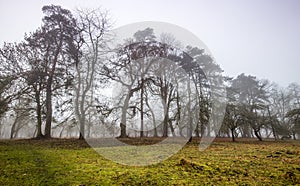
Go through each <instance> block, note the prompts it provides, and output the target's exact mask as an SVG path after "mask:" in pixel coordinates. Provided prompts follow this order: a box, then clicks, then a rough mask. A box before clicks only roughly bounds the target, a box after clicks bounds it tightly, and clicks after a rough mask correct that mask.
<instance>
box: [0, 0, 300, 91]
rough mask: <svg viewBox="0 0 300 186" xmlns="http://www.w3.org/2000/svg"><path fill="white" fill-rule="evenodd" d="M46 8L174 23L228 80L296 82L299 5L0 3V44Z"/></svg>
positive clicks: (194, 0)
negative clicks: (209, 55)
mask: <svg viewBox="0 0 300 186" xmlns="http://www.w3.org/2000/svg"><path fill="white" fill-rule="evenodd" d="M48 4H56V5H61V6H62V7H63V8H67V9H69V10H74V9H75V8H76V7H87V8H97V7H100V6H101V7H102V8H104V9H107V10H109V11H110V14H111V16H112V18H113V20H114V22H115V24H114V26H115V27H118V26H122V25H125V24H129V23H133V22H139V21H163V22H169V23H172V24H176V25H178V26H181V27H183V28H186V29H188V30H189V31H191V32H193V33H194V34H195V35H197V36H198V37H199V39H201V40H202V41H203V42H204V43H205V44H206V45H207V46H208V48H209V49H210V51H211V52H212V54H213V56H214V57H215V59H216V62H217V63H218V64H220V66H221V67H222V69H223V70H224V72H225V74H227V75H230V76H236V75H238V74H240V73H242V72H244V73H246V74H251V75H255V76H257V77H258V78H260V79H261V78H266V79H269V80H271V81H274V82H277V83H279V84H280V85H282V86H286V85H288V84H289V83H292V82H297V83H300V71H299V70H300V1H299V0H206V1H204V0H186V1H184V0H148V1H146V0H53V1H50V0H0V25H1V28H0V43H1V45H2V44H3V42H4V41H6V42H15V41H20V40H21V39H22V38H23V36H24V33H25V32H30V31H34V30H35V29H36V28H37V27H39V26H40V25H41V19H42V16H43V15H42V11H41V8H42V6H43V5H48ZM166 32H167V31H166Z"/></svg>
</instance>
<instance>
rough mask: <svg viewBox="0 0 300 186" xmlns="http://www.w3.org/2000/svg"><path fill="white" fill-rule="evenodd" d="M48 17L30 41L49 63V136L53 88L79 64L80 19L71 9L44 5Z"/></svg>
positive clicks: (47, 100)
mask: <svg viewBox="0 0 300 186" xmlns="http://www.w3.org/2000/svg"><path fill="white" fill-rule="evenodd" d="M42 10H43V12H44V14H45V16H44V18H43V25H42V27H41V29H38V30H37V31H36V32H34V33H32V34H31V36H30V37H29V38H27V42H28V44H29V45H30V46H33V47H37V48H40V50H41V51H42V63H43V64H45V73H46V74H47V76H46V82H45V89H46V101H45V103H46V124H45V137H46V138H50V137H51V124H52V119H53V110H52V109H53V108H52V96H53V91H54V90H55V89H58V88H59V87H61V86H62V84H64V83H62V82H65V81H66V79H68V78H69V77H70V74H69V71H68V68H70V67H71V66H72V65H74V64H75V62H74V60H73V59H72V56H71V55H70V54H72V52H74V49H76V47H75V45H76V43H74V39H75V38H76V37H78V34H79V32H78V30H77V27H76V20H75V19H74V18H73V15H72V14H71V12H70V11H69V10H66V9H63V8H61V7H60V6H55V5H50V6H44V7H43V8H42Z"/></svg>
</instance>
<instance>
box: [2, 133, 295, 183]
mask: <svg viewBox="0 0 300 186" xmlns="http://www.w3.org/2000/svg"><path fill="white" fill-rule="evenodd" d="M0 183H1V185H297V184H300V142H299V141H287V142H282V141H280V142H271V141H265V142H256V141H243V142H242V141H240V142H236V143H232V142H221V141H219V142H214V143H213V144H212V145H211V146H210V147H209V148H208V149H207V150H205V151H202V152H200V151H199V150H198V144H197V143H192V144H189V145H187V146H185V147H184V148H183V149H182V150H181V151H180V152H179V153H177V154H175V155H173V156H172V157H171V158H169V159H168V160H166V161H163V162H161V163H158V164H155V165H150V166H146V167H130V166H124V165H120V164H117V163H114V162H112V161H109V160H106V159H104V158H103V157H101V156H100V155H99V154H98V153H96V152H95V151H94V150H93V149H92V148H90V147H89V146H88V145H87V144H86V143H85V142H84V141H79V140H74V139H73V140H57V139H56V140H46V141H45V140H43V141H38V140H13V141H9V140H2V141H0Z"/></svg>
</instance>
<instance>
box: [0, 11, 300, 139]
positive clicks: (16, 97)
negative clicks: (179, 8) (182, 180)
mask: <svg viewBox="0 0 300 186" xmlns="http://www.w3.org/2000/svg"><path fill="white" fill-rule="evenodd" d="M42 11H43V13H44V18H43V19H42V26H41V27H40V28H37V29H36V30H35V31H32V32H30V33H26V34H25V36H24V39H23V41H21V42H20V43H4V45H3V46H2V48H1V49H0V60H1V63H0V69H1V71H0V72H1V73H0V94H1V97H0V116H1V120H0V136H1V138H11V139H12V138H37V139H41V138H51V137H55V138H80V139H84V138H93V137H95V138H97V137H121V138H125V137H167V136H173V137H175V136H185V137H202V136H216V137H231V138H232V140H233V141H234V140H235V139H236V138H239V137H243V138H257V139H258V140H260V141H261V140H263V139H264V138H274V139H275V140H276V139H290V138H293V139H297V138H299V133H300V86H299V84H298V83H291V84H290V85H289V86H288V87H280V86H279V85H277V84H276V83H271V82H270V81H269V80H266V79H259V78H257V77H255V76H252V75H246V74H244V73H242V74H240V75H238V76H237V77H226V76H224V75H223V70H222V69H221V67H220V66H219V65H218V64H217V63H216V62H215V60H214V59H213V57H212V55H211V54H209V53H208V52H206V51H205V49H203V48H199V46H191V45H186V46H184V45H183V44H182V43H181V41H180V40H177V38H176V37H175V36H173V35H172V34H170V33H168V32H163V33H161V34H160V35H155V30H154V29H153V28H150V27H147V28H144V29H142V30H136V32H135V33H134V34H133V35H132V36H131V37H130V38H126V39H125V40H123V41H121V42H122V43H120V42H119V43H114V37H115V36H114V34H113V29H112V27H113V25H112V23H111V21H110V19H109V14H108V12H106V11H102V10H100V9H95V10H77V11H75V12H71V11H69V10H66V9H63V8H62V7H60V6H55V5H50V6H44V7H43V9H42ZM112 92H113V94H112ZM215 97H217V98H218V99H215ZM221 98H222V99H221ZM216 108H217V110H216ZM218 109H219V110H218ZM216 120H222V121H216Z"/></svg>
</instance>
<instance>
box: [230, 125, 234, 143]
mask: <svg viewBox="0 0 300 186" xmlns="http://www.w3.org/2000/svg"><path fill="white" fill-rule="evenodd" d="M230 131H231V138H232V141H233V142H235V135H234V128H231V129H230Z"/></svg>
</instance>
